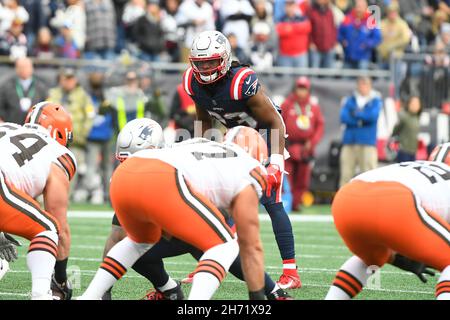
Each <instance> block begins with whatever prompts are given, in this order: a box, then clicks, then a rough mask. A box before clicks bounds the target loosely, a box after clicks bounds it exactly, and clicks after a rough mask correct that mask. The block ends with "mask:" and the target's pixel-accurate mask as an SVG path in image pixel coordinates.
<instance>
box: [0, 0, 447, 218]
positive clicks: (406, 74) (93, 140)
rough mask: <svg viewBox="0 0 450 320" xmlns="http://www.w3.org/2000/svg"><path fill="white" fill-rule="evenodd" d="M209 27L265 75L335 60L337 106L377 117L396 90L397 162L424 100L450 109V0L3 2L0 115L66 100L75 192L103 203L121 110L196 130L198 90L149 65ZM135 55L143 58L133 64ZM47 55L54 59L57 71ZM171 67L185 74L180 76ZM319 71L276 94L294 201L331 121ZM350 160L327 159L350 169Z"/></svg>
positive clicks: (125, 116) (414, 138) (177, 52)
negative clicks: (342, 90) (379, 80)
mask: <svg viewBox="0 0 450 320" xmlns="http://www.w3.org/2000/svg"><path fill="white" fill-rule="evenodd" d="M212 29H217V30H220V31H222V32H223V33H224V34H225V36H227V38H228V39H229V41H230V43H231V46H232V54H233V56H234V58H235V59H236V60H239V61H240V62H241V63H245V64H249V65H250V66H251V67H252V68H255V69H256V70H257V71H258V72H266V73H267V72H268V73H270V72H272V71H271V70H272V68H273V67H275V69H276V68H278V70H280V69H284V70H287V71H288V72H290V71H291V70H292V75H299V74H300V75H301V74H311V73H310V71H311V70H318V69H320V70H330V71H331V70H334V73H333V72H330V75H329V76H328V77H329V78H330V77H331V79H333V80H335V79H336V78H337V79H338V80H339V82H345V81H346V82H350V83H351V84H350V86H355V87H356V90H355V92H354V93H353V94H352V95H351V96H349V97H347V99H345V100H343V101H342V111H341V112H345V111H346V110H354V109H355V108H356V109H357V108H361V106H359V105H361V104H362V105H364V104H367V105H370V104H371V103H372V102H373V105H375V109H376V110H377V111H376V113H375V114H374V117H375V118H376V119H378V118H379V115H380V114H381V113H382V111H383V110H385V109H384V107H383V103H384V102H385V99H386V98H387V96H388V95H389V96H390V97H392V98H394V99H393V100H394V104H395V105H396V110H397V111H399V110H400V109H401V108H400V107H401V106H403V110H402V112H400V113H399V117H398V122H397V125H396V126H395V128H394V126H392V128H391V132H393V134H394V135H395V136H396V137H397V140H396V143H397V144H400V146H398V145H397V148H399V149H400V153H399V154H398V160H405V157H406V159H412V158H413V157H414V158H415V155H416V153H417V150H418V149H420V148H419V147H418V132H419V116H420V114H421V112H422V110H424V109H436V110H439V112H442V113H444V114H447V115H448V114H450V71H449V70H450V0H378V1H375V0H372V1H370V0H211V1H207V0H129V1H127V0H65V1H63V0H21V1H19V0H2V1H0V61H1V62H2V63H3V65H0V68H2V67H3V68H6V69H1V70H7V68H9V67H8V65H9V64H11V62H13V63H14V66H15V72H14V74H12V75H11V78H10V79H9V78H8V80H4V81H2V83H1V84H0V120H1V121H6V122H15V123H23V120H24V118H25V115H26V113H27V111H28V109H29V108H30V106H32V105H34V104H35V103H37V102H39V101H42V100H46V99H47V100H51V101H54V102H57V103H61V104H62V105H64V106H65V107H67V109H68V111H69V112H70V113H71V114H72V117H73V121H74V138H75V139H74V142H73V144H72V146H71V150H72V151H73V152H74V153H75V156H76V158H77V161H78V163H79V170H78V173H79V176H80V179H79V180H78V181H75V182H74V192H73V193H72V200H73V201H74V202H85V201H87V200H89V201H91V202H92V203H104V202H107V201H108V199H109V195H108V188H107V186H108V181H109V177H110V176H111V172H112V170H113V167H114V159H113V158H112V157H113V148H114V142H115V136H116V134H117V132H118V131H119V130H120V129H121V128H123V126H124V125H125V123H126V122H127V121H129V120H131V119H134V118H142V117H144V116H145V117H151V118H153V119H155V120H157V121H158V122H160V123H161V124H162V126H163V127H166V128H169V129H177V128H183V129H186V130H188V131H189V132H191V133H193V131H194V128H193V123H194V120H195V106H194V105H193V102H192V100H190V98H189V96H188V95H187V94H186V93H185V91H184V90H183V88H182V86H181V84H180V85H178V87H174V86H171V91H170V92H162V91H161V89H160V84H161V83H162V82H164V79H162V78H158V77H157V76H155V75H154V73H152V68H153V66H154V65H158V64H165V63H166V64H167V65H170V64H173V63H178V62H181V63H187V62H188V56H189V50H190V46H191V44H192V40H193V38H194V37H195V35H197V34H199V33H200V32H202V31H205V30H212ZM30 58H31V59H30ZM132 60H137V61H139V62H140V63H143V66H144V67H142V65H139V67H135V66H132V64H131V63H130V62H129V61H132ZM33 61H34V62H35V64H33ZM79 61H84V62H86V61H87V63H88V64H89V61H91V64H92V65H107V66H108V68H107V69H109V70H111V69H114V71H119V70H121V71H122V72H121V75H120V78H119V79H118V78H117V77H116V78H115V79H113V77H111V76H110V75H111V73H109V74H108V73H107V72H106V73H105V70H104V69H101V68H90V69H80V70H77V69H75V68H73V67H74V66H75V65H77V62H79ZM99 61H100V62H102V63H98V62H99ZM127 61H128V62H127ZM38 63H39V67H40V71H43V70H44V71H43V72H42V73H40V74H39V75H42V74H45V70H53V73H57V79H54V80H51V81H45V79H42V77H40V76H37V75H36V72H35V71H34V69H35V67H36V66H37V64H38ZM55 66H59V67H60V68H59V69H58V70H57V71H56V70H55ZM184 67H185V66H184V65H183V67H181V69H184ZM162 68H163V67H162ZM169 69H170V68H169ZM169 69H168V71H167V70H166V72H167V73H166V74H168V75H172V76H173V75H174V70H181V69H180V68H174V69H170V70H169ZM275 69H273V70H275ZM342 69H357V70H361V71H374V72H376V71H379V70H386V72H387V71H389V72H390V74H391V76H390V78H391V81H392V82H393V84H394V86H393V88H392V90H390V92H389V93H384V96H383V95H381V96H380V93H379V92H375V90H374V89H372V82H371V81H370V79H367V78H360V79H359V80H358V81H357V83H355V81H354V80H353V78H347V77H336V70H342ZM294 71H295V72H294ZM303 71H304V73H303ZM175 73H176V71H175ZM272 73H273V74H276V72H275V71H273V72H272ZM5 74H6V73H5ZM177 76H179V80H177V81H178V83H181V74H179V75H178V74H177ZM44 78H45V77H44ZM49 78H50V77H49V76H47V80H48V79H49ZM323 78H327V72H326V71H325V72H323V73H321V77H316V78H314V79H312V80H313V81H310V80H311V79H304V78H302V79H297V77H296V76H295V79H294V77H293V78H292V79H291V78H289V79H288V82H287V86H285V87H292V88H293V89H292V91H291V92H289V93H288V95H287V96H285V97H283V98H287V99H286V100H285V101H284V103H283V101H280V102H279V103H280V105H281V104H282V109H283V110H291V111H289V112H290V113H291V114H292V115H293V118H292V119H289V113H285V114H284V115H283V117H284V118H285V119H284V120H285V122H286V123H287V124H288V125H287V126H288V130H294V131H295V130H300V131H301V132H299V133H298V136H299V138H298V141H295V139H294V137H295V136H296V133H295V132H294V131H291V132H288V134H289V135H290V137H291V138H290V140H291V141H289V143H290V152H291V154H292V155H294V157H293V158H292V159H291V161H292V163H291V164H290V165H291V166H293V167H296V168H297V169H292V170H294V171H295V170H296V175H297V176H298V177H299V178H298V179H294V181H292V180H291V188H292V189H293V190H292V193H293V194H294V198H296V199H294V204H293V206H294V209H298V206H299V205H300V204H301V203H302V200H301V199H302V195H303V193H304V192H305V191H307V190H308V188H309V184H310V176H311V174H312V173H311V172H312V162H313V159H314V151H315V147H316V145H317V144H318V143H319V141H320V140H321V139H322V135H323V131H324V122H325V125H326V122H327V116H325V117H324V119H322V116H321V115H320V117H319V116H317V115H318V114H319V113H320V107H319V103H318V100H317V99H315V98H316V97H315V96H313V95H312V94H311V91H312V92H313V93H314V84H315V83H318V82H320V81H321V80H323ZM112 79H113V80H112ZM9 80H10V81H9ZM375 85H376V83H374V86H375ZM364 86H365V88H364ZM329 90H333V89H332V88H330V89H329ZM375 93H376V94H375ZM322 94H324V93H322ZM342 95H344V94H342ZM352 97H353V98H354V99H353V100H352ZM318 98H319V99H321V98H322V97H321V96H320V95H319V97H318ZM341 98H344V97H342V96H341ZM297 104H298V106H299V107H297ZM336 104H337V105H338V104H339V101H336ZM327 107H328V106H327ZM311 108H312V109H311ZM316 109H317V110H318V111H316ZM308 110H309V111H308ZM336 112H337V111H336ZM351 112H352V111H351ZM351 112H350V113H351ZM383 112H384V113H383V116H381V118H383V117H384V115H385V114H386V112H385V111H383ZM313 114H315V116H314V117H315V118H318V119H320V121H316V120H314V121H312V120H311V125H310V121H309V120H308V119H306V118H308V117H312V115H313ZM328 114H329V113H328ZM299 117H303V118H305V119H304V120H305V121H306V123H307V124H308V125H307V128H306V129H305V128H302V127H301V126H299V125H298V121H297V119H298V118H299ZM315 118H314V119H315ZM311 119H313V118H311ZM345 121H351V120H348V119H346V118H345V117H343V116H342V114H341V120H340V123H341V124H342V125H343V126H345V125H346V122H345ZM289 123H292V126H290V125H289ZM302 123H303V122H302ZM375 123H376V121H375ZM394 124H395V123H394ZM302 126H304V123H303V124H302ZM290 127H291V128H292V129H289V128H290ZM375 127H376V124H375V125H373V124H372V125H371V128H366V129H367V132H370V135H371V136H370V137H369V138H367V139H363V140H364V141H362V142H361V141H355V140H353V139H352V138H349V137H350V136H352V135H354V136H359V137H360V136H361V135H360V133H351V132H348V130H347V132H344V135H343V139H342V143H343V144H344V145H345V144H349V145H350V147H349V148H344V151H346V152H344V153H343V157H344V158H345V161H341V162H342V163H347V164H348V163H350V162H352V163H355V166H357V165H358V163H357V162H358V161H359V160H358V159H349V156H351V155H352V154H357V153H358V152H356V153H355V151H354V150H352V149H350V148H351V145H353V144H358V143H362V144H368V145H370V146H371V148H372V147H373V148H375V147H379V146H378V145H376V144H377V143H378V141H377V142H376V141H375V139H376V134H377V133H376V129H375ZM366 129H364V128H363V130H366ZM302 130H303V131H302ZM169 131H170V130H169ZM169 131H167V132H166V133H170V132H169ZM306 131H307V132H308V134H307V137H306V136H305V132H306ZM175 139H176V137H175ZM308 141H309V142H308ZM327 142H328V143H330V141H327ZM439 142H444V141H439ZM383 143H384V144H386V143H388V141H384V142H383ZM419 146H420V144H419ZM383 148H384V147H383ZM345 149H347V150H345ZM330 150H331V149H330ZM383 150H384V149H383ZM366 152H368V153H370V154H375V159H374V160H373V161H372V162H371V163H374V165H376V164H377V159H376V158H377V155H376V151H375V152H374V150H373V149H371V150H368V151H361V154H365V153H366ZM379 155H380V150H378V158H379ZM341 156H342V155H341ZM391 160H392V159H391ZM342 163H341V165H342ZM359 167H360V170H361V168H362V167H363V166H362V165H361V164H360V165H359ZM371 167H372V165H369V166H368V167H367V168H366V169H370V168H371ZM353 169H354V168H353V167H352V166H347V167H345V168H343V167H341V168H340V169H339V168H335V170H336V171H341V172H346V175H348V176H349V177H351V176H352V175H353V171H352V170H353ZM327 174H329V173H327ZM313 175H314V174H313ZM340 179H341V181H340V182H338V180H339V175H336V177H335V178H333V181H334V182H333V187H332V189H334V188H337V186H338V184H339V183H340V184H343V183H345V181H343V180H346V179H347V178H345V177H344V178H343V176H341V177H340ZM286 181H287V180H286ZM299 181H300V183H297V184H296V182H299ZM286 187H289V185H287V186H286ZM287 189H288V188H287Z"/></svg>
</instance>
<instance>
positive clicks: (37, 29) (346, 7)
mask: <svg viewBox="0 0 450 320" xmlns="http://www.w3.org/2000/svg"><path fill="white" fill-rule="evenodd" d="M373 5H376V6H377V7H373ZM368 6H369V10H367V7H368ZM449 17H450V1H449V0H414V1H410V0H378V1H375V0H372V1H370V0H369V1H366V0H354V1H353V0H273V1H272V0H212V1H207V0H147V1H146V0H129V1H126V0H84V1H83V0H65V1H63V0H42V1H41V0H22V1H20V0H3V1H1V4H0V21H1V23H0V54H3V55H10V56H12V57H19V56H24V55H28V56H34V57H40V58H51V57H63V58H69V59H77V58H80V57H82V58H86V59H92V58H102V59H113V58H114V56H115V55H117V54H120V53H121V52H124V50H126V51H127V52H129V53H130V54H131V55H134V56H137V57H139V58H141V59H144V60H147V61H170V62H180V61H181V62H187V56H188V52H189V48H190V45H191V43H192V39H193V37H194V35H195V34H198V33H199V32H201V31H204V30H212V29H217V30H220V31H222V32H223V33H224V34H225V35H226V36H227V37H228V38H229V39H230V41H231V44H232V47H233V54H234V55H235V56H236V57H237V58H239V60H240V61H241V62H243V63H246V62H248V63H251V64H252V65H253V66H256V67H264V66H272V65H278V66H294V67H295V66H297V67H308V66H311V67H334V66H336V63H337V65H338V66H339V65H340V66H346V67H353V68H362V69H366V68H368V67H369V66H370V67H372V68H386V67H387V66H388V64H389V59H390V57H391V55H395V56H399V55H402V54H403V53H405V52H428V51H432V50H440V51H442V50H444V51H445V50H447V51H448V50H450V24H449ZM361 25H362V26H366V27H365V28H360V26H361ZM433 48H435V49H433ZM447 60H448V58H447ZM446 63H448V61H446Z"/></svg>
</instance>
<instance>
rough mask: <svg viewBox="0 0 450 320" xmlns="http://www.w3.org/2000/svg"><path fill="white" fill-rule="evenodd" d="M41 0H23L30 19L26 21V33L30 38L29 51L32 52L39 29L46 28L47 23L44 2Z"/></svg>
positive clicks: (28, 38)
mask: <svg viewBox="0 0 450 320" xmlns="http://www.w3.org/2000/svg"><path fill="white" fill-rule="evenodd" d="M42 2H43V1H41V0H21V1H20V3H21V4H22V6H23V8H24V10H25V11H26V12H27V13H28V15H29V18H28V21H26V22H25V29H24V33H25V35H26V37H27V40H28V52H31V51H32V49H33V47H34V43H35V40H36V37H37V31H38V30H40V29H41V28H44V27H45V26H46V23H47V21H46V20H47V15H46V13H45V9H44V4H43V3H42Z"/></svg>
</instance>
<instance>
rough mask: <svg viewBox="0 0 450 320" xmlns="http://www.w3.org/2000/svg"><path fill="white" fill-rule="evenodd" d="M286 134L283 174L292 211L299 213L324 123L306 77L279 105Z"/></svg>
mask: <svg viewBox="0 0 450 320" xmlns="http://www.w3.org/2000/svg"><path fill="white" fill-rule="evenodd" d="M281 110H282V112H281V114H282V116H283V120H284V122H285V124H286V132H287V134H288V144H287V149H288V151H289V154H290V158H289V159H288V160H286V171H287V172H288V173H289V175H287V177H288V179H289V182H290V185H291V192H292V195H293V204H292V210H293V211H298V210H300V206H301V205H302V197H303V195H304V193H305V192H306V191H308V190H309V185H310V180H311V171H312V165H313V160H314V150H315V148H316V146H317V144H318V143H319V142H320V140H321V139H322V136H323V133H324V126H325V121H324V118H323V115H322V112H321V110H320V106H319V104H318V103H317V98H315V97H311V82H310V80H309V79H308V78H306V77H300V78H298V79H297V80H296V82H295V84H294V88H293V90H292V93H291V94H290V95H289V96H288V97H287V99H286V100H285V101H284V103H283V104H282V106H281Z"/></svg>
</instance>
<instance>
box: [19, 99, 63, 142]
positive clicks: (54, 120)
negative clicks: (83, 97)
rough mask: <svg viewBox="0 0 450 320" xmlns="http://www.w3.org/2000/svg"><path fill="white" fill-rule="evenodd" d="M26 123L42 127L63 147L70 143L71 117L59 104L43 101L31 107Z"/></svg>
mask: <svg viewBox="0 0 450 320" xmlns="http://www.w3.org/2000/svg"><path fill="white" fill-rule="evenodd" d="M27 123H28V124H38V125H40V126H42V127H44V128H45V129H47V130H48V132H49V133H50V136H51V137H52V138H53V139H55V140H56V141H58V142H59V143H60V144H61V145H63V146H65V147H66V146H67V145H68V143H69V142H71V141H72V117H71V116H70V114H69V113H68V112H67V111H66V110H65V109H64V107H63V106H62V105H60V104H57V103H53V102H48V101H43V102H39V103H38V104H36V105H34V106H32V107H31V108H30V110H29V111H28V114H27V117H26V118H25V124H27Z"/></svg>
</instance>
